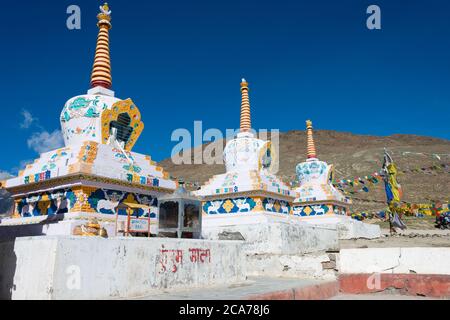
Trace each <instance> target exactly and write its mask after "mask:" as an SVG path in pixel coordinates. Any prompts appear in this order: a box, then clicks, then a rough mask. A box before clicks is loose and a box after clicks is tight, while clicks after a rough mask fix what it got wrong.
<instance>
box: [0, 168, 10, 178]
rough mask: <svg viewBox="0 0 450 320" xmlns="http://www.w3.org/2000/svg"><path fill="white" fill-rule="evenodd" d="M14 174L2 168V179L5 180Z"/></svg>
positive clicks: (0, 172)
mask: <svg viewBox="0 0 450 320" xmlns="http://www.w3.org/2000/svg"><path fill="white" fill-rule="evenodd" d="M11 177H12V175H11V174H10V173H9V172H6V171H1V170H0V180H5V179H9V178H11Z"/></svg>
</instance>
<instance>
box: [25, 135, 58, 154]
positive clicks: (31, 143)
mask: <svg viewBox="0 0 450 320" xmlns="http://www.w3.org/2000/svg"><path fill="white" fill-rule="evenodd" d="M27 145H28V147H29V148H30V149H32V150H34V151H36V152H37V153H43V152H47V151H50V150H54V149H58V148H61V147H62V146H64V139H63V136H62V134H61V131H60V130H55V131H53V132H52V133H49V132H48V131H45V130H44V131H41V132H35V133H33V134H32V135H31V137H30V138H28V140H27Z"/></svg>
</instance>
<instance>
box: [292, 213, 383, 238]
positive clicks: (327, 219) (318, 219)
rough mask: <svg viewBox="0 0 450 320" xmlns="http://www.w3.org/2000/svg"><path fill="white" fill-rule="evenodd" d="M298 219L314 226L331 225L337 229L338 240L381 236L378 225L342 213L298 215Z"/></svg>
mask: <svg viewBox="0 0 450 320" xmlns="http://www.w3.org/2000/svg"><path fill="white" fill-rule="evenodd" d="M299 219H300V220H302V221H304V222H305V223H308V224H310V225H314V226H331V227H334V228H336V229H337V231H338V237H339V240H350V239H377V238H380V237H381V229H380V226H378V225H373V224H369V223H364V222H362V221H357V220H355V219H352V218H351V217H349V216H344V215H336V214H331V215H323V216H313V217H299Z"/></svg>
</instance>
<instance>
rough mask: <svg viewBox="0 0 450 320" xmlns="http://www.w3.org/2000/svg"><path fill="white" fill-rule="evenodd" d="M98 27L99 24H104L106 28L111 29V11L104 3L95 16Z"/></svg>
mask: <svg viewBox="0 0 450 320" xmlns="http://www.w3.org/2000/svg"><path fill="white" fill-rule="evenodd" d="M97 19H98V24H97V25H98V26H99V27H100V25H101V24H105V25H107V26H108V28H111V10H109V5H108V3H107V2H105V3H104V4H103V5H102V6H100V13H99V14H98V15H97Z"/></svg>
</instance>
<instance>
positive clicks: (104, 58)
mask: <svg viewBox="0 0 450 320" xmlns="http://www.w3.org/2000/svg"><path fill="white" fill-rule="evenodd" d="M97 19H98V23H97V26H98V28H99V32H98V37H97V47H96V49H95V58H94V66H93V67H92V74H91V87H92V88H94V87H97V86H101V87H104V88H106V89H109V88H111V86H112V77H111V59H110V56H109V29H111V10H110V9H109V5H108V3H106V2H105V4H103V5H102V6H100V13H99V14H98V15H97Z"/></svg>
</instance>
